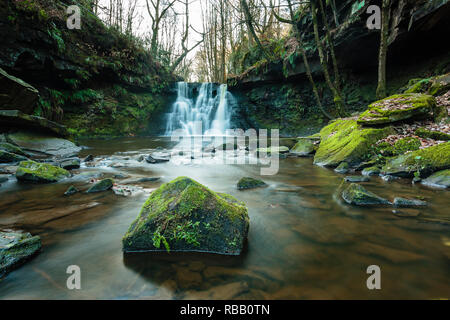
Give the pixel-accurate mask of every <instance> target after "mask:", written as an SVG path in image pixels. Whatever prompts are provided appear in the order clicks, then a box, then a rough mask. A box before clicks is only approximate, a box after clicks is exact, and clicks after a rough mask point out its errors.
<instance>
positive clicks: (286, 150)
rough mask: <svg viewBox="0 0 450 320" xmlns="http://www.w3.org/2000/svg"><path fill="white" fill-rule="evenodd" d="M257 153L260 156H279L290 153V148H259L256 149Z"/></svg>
mask: <svg viewBox="0 0 450 320" xmlns="http://www.w3.org/2000/svg"><path fill="white" fill-rule="evenodd" d="M256 152H257V153H258V154H262V153H265V154H267V155H268V156H270V155H271V154H273V153H275V154H277V153H278V154H280V155H282V154H286V153H289V148H288V147H284V146H281V147H269V148H258V149H256Z"/></svg>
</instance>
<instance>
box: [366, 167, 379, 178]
mask: <svg viewBox="0 0 450 320" xmlns="http://www.w3.org/2000/svg"><path fill="white" fill-rule="evenodd" d="M380 172H381V169H380V168H378V167H370V168H366V169H364V170H363V171H362V175H363V176H369V177H370V176H378V175H380Z"/></svg>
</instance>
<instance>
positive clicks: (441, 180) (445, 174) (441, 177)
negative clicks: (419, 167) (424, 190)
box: [422, 169, 450, 188]
mask: <svg viewBox="0 0 450 320" xmlns="http://www.w3.org/2000/svg"><path fill="white" fill-rule="evenodd" d="M422 184H424V185H426V186H430V187H436V188H450V169H448V170H442V171H439V172H436V173H435V174H433V175H431V176H430V177H428V178H427V179H425V180H423V181H422Z"/></svg>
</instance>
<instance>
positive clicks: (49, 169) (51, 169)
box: [16, 161, 70, 183]
mask: <svg viewBox="0 0 450 320" xmlns="http://www.w3.org/2000/svg"><path fill="white" fill-rule="evenodd" d="M68 177H70V172H69V171H67V170H64V169H62V168H59V167H55V166H52V165H51V164H48V163H38V162H34V161H22V162H21V163H20V164H19V168H17V171H16V178H17V180H19V181H24V182H32V183H52V182H58V181H60V180H62V179H64V178H68Z"/></svg>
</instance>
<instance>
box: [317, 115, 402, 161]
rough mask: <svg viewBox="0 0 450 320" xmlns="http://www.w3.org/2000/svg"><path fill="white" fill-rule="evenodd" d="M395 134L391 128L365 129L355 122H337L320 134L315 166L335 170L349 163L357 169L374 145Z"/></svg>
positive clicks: (343, 120)
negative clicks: (320, 139)
mask: <svg viewBox="0 0 450 320" xmlns="http://www.w3.org/2000/svg"><path fill="white" fill-rule="evenodd" d="M393 133H394V131H393V129H392V128H390V127H386V128H364V127H362V126H360V125H358V124H357V122H356V121H355V120H346V119H339V120H335V121H333V122H332V123H331V124H329V125H328V126H326V127H325V128H323V129H322V131H321V132H320V135H321V136H322V142H321V143H320V145H319V149H318V150H317V152H316V154H315V156H314V164H316V165H320V166H326V167H334V168H335V167H337V166H338V165H339V164H341V163H342V162H347V163H348V164H349V165H350V166H351V167H356V166H358V165H359V164H360V163H361V162H363V161H364V160H366V158H367V154H369V152H370V148H371V146H372V145H373V144H375V143H376V142H377V141H379V140H381V139H384V138H386V137H387V136H389V135H390V134H393Z"/></svg>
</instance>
